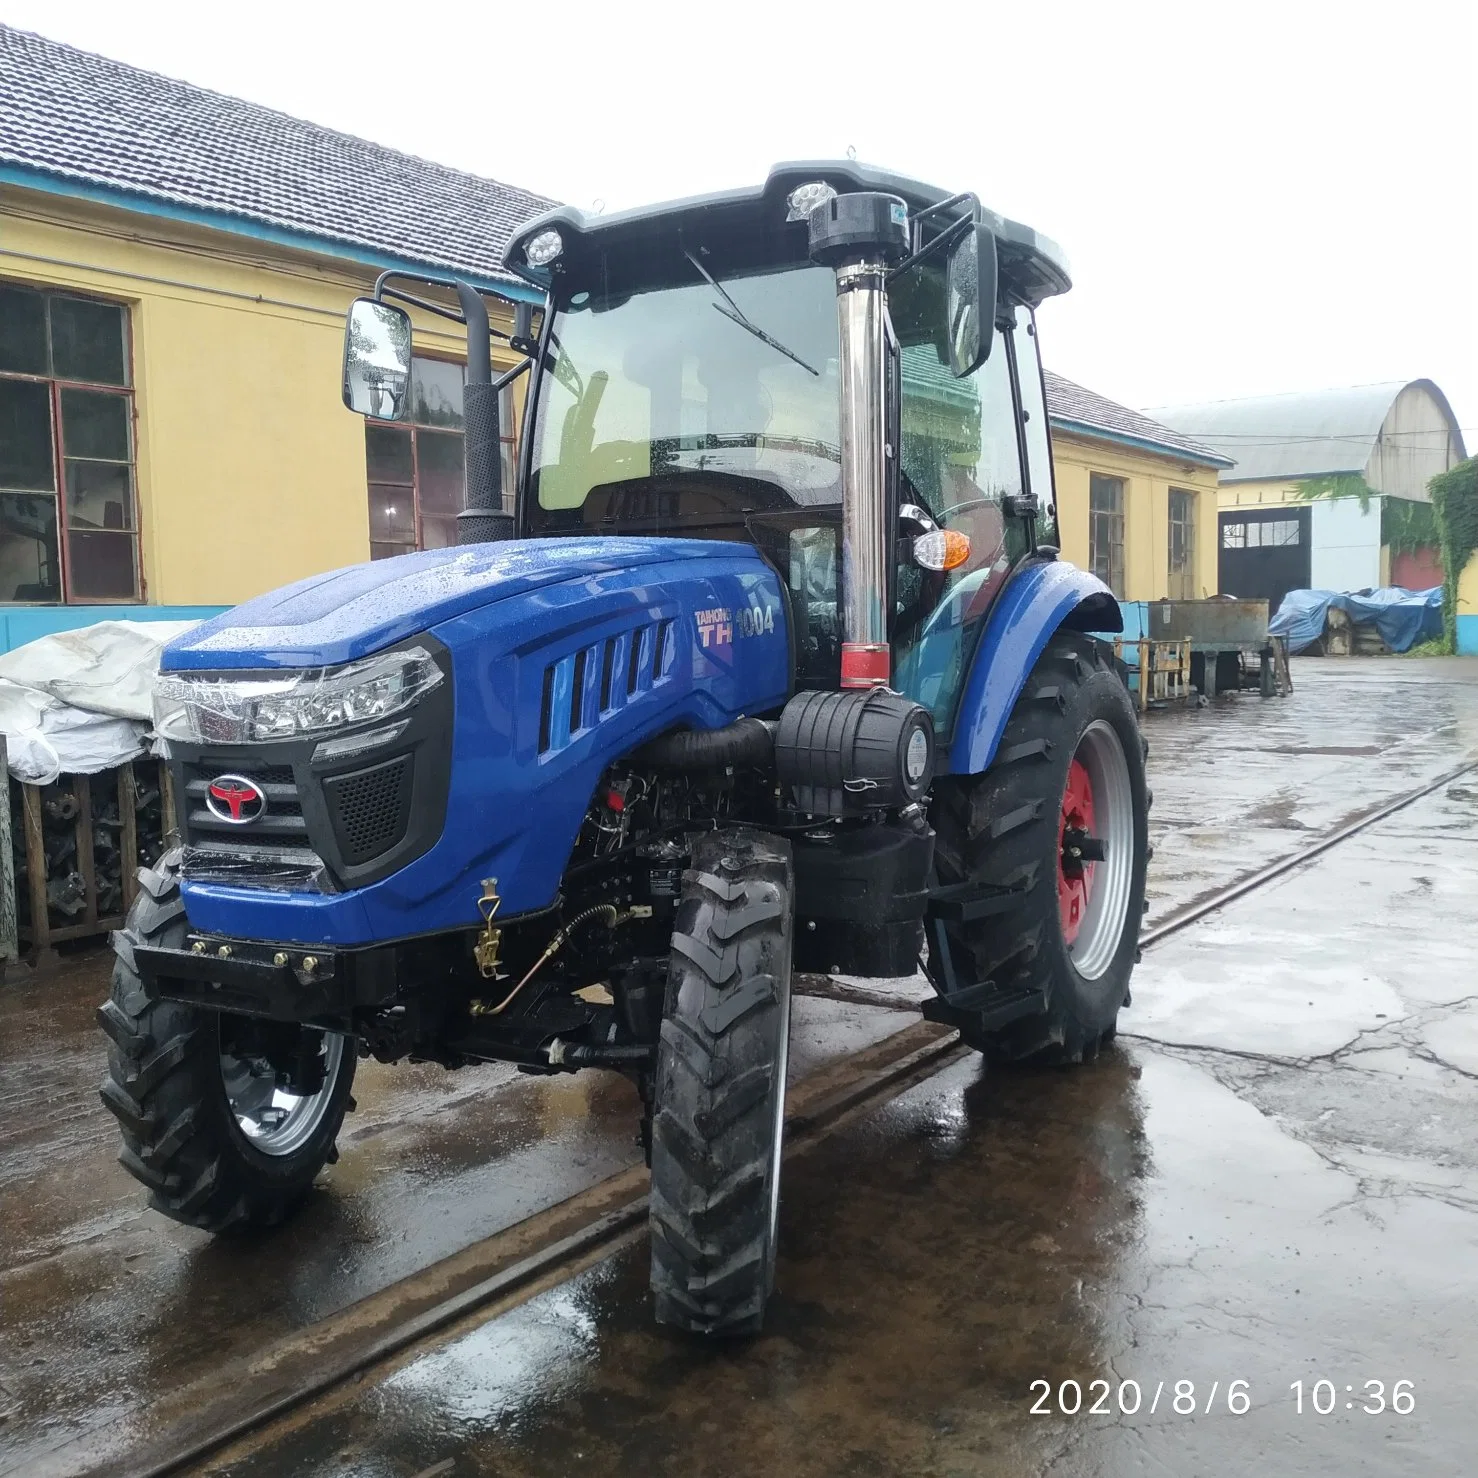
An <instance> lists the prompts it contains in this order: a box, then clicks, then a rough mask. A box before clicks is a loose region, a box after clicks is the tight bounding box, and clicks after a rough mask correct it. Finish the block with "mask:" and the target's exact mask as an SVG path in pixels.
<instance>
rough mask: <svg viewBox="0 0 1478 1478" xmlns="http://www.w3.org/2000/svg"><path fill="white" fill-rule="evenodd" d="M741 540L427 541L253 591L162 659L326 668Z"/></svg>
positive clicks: (168, 663)
mask: <svg viewBox="0 0 1478 1478" xmlns="http://www.w3.org/2000/svg"><path fill="white" fill-rule="evenodd" d="M746 548H747V546H745V545H743V544H732V543H726V542H722V543H721V542H715V541H713V540H707V539H615V538H590V539H521V540H518V541H509V542H506V543H498V544H473V545H468V546H466V547H464V548H458V549H426V550H422V551H420V552H419V553H416V554H402V555H399V556H397V557H396V558H394V559H380V560H374V561H373V562H371V563H369V564H362V565H352V566H350V567H349V568H348V569H343V570H334V571H332V572H330V573H329V574H326V575H314V576H312V577H310V578H309V579H307V580H299V581H298V582H297V583H296V584H294V585H285V586H284V587H283V588H282V589H281V590H274V591H271V592H269V593H268V594H266V595H259V596H257V598H256V599H255V600H249V601H247V602H246V603H245V604H244V605H239V606H236V607H235V608H234V609H232V610H229V611H224V612H222V613H221V615H219V616H215V617H213V618H212V619H211V620H209V621H206V622H204V623H203V624H201V625H200V626H197V627H194V628H193V629H192V630H190V631H188V632H186V633H185V634H184V635H182V636H180V637H178V638H176V639H175V640H174V641H172V642H170V643H169V645H168V646H166V647H165V649H164V653H163V656H162V658H161V660H160V664H159V665H160V668H161V670H163V671H175V672H178V671H184V670H193V671H197V672H198V671H212V670H225V669H241V668H281V667H326V666H331V665H333V664H334V663H338V662H350V661H353V660H354V659H355V658H357V657H364V656H368V655H369V654H370V653H372V652H377V651H379V650H380V649H381V648H383V647H387V646H392V645H394V644H395V643H396V642H398V641H402V640H404V639H405V638H407V637H411V636H414V635H415V634H416V633H417V632H421V631H425V630H427V629H428V628H430V627H432V626H437V625H439V624H441V623H442V622H445V621H449V620H451V619H453V618H455V617H457V616H461V615H465V614H466V613H467V612H469V611H472V610H476V609H478V608H480V607H483V606H487V605H491V604H492V603H493V602H495V601H500V600H507V599H509V598H510V597H512V596H516V595H523V594H525V593H526V592H528V591H531V590H538V589H540V588H541V587H543V586H548V585H555V584H563V583H565V582H567V581H571V580H579V579H581V578H582V577H585V576H597V575H604V574H609V573H611V572H613V571H616V570H628V569H633V568H639V567H640V566H642V565H649V564H656V563H659V562H662V561H666V560H672V559H682V558H685V557H701V556H704V555H713V554H722V555H724V556H727V557H728V558H730V559H732V558H733V557H734V555H735V554H736V553H739V552H743V551H744V550H745V549H746ZM753 557H754V559H755V560H756V562H760V559H759V555H758V554H757V553H756V554H754V556H753Z"/></svg>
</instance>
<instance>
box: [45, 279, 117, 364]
mask: <svg viewBox="0 0 1478 1478" xmlns="http://www.w3.org/2000/svg"><path fill="white" fill-rule="evenodd" d="M51 366H52V372H53V373H54V374H55V375H56V377H57V379H59V380H91V381H92V382H93V383H94V384H98V385H126V384H127V383H128V376H127V374H126V373H125V369H124V355H123V309H122V308H120V307H118V306H117V305H115V304H113V303H93V302H89V301H88V300H87V299H86V298H52V299H51Z"/></svg>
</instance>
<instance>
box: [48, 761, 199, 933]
mask: <svg viewBox="0 0 1478 1478" xmlns="http://www.w3.org/2000/svg"><path fill="white" fill-rule="evenodd" d="M135 763H142V762H141V761H139V762H135V761H130V762H129V763H128V764H126V765H119V766H118V768H117V771H116V772H115V773H116V774H117V777H118V821H119V828H120V834H119V839H118V849H119V852H120V853H121V856H122V868H123V872H122V886H123V898H122V903H123V908H122V910H121V912H119V913H115V914H100V913H99V911H98V885H97V868H96V865H95V861H94V858H93V850H92V827H93V819H92V777H91V776H90V775H72V776H63V777H62V779H63V781H64V782H65V781H70V787H71V794H72V795H73V797H74V798H75V799H76V801H77V820H76V823H75V824H76V827H77V859H76V863H75V866H76V869H77V871H78V872H79V873H80V874H81V876H82V883H83V890H84V892H83V900H84V901H83V913H82V918H81V920H80V921H79V922H78V923H75V924H63V925H60V926H53V925H52V922H51V911H50V908H49V907H48V905H47V901H46V885H47V883H48V882H49V881H50V879H49V878H48V877H47V873H46V846H45V840H44V834H43V831H42V825H41V792H42V790H43V789H45V787H44V786H40V785H24V784H23V785H22V786H21V788H20V789H21V810H22V816H23V820H24V825H25V829H26V882H27V886H28V892H29V894H30V904H31V917H30V920H29V922H28V923H27V924H26V925H24V926H23V927H22V928H21V930H20V940H21V945H22V950H23V953H25V954H28V955H30V956H32V957H33V958H40V957H44V956H45V955H46V954H47V952H48V951H49V950H50V949H51V948H52V946H53V945H56V944H62V943H65V942H66V941H67V940H69V939H88V938H92V937H94V936H98V935H103V934H106V933H107V932H108V931H109V930H110V929H119V928H122V926H123V921H124V919H125V918H126V917H127V915H128V911H129V909H130V908H132V907H133V901H134V899H135V898H136V897H137V896H138V890H139V880H138V873H139V836H138V816H137V812H136V808H135V803H136V797H137V789H136V782H135V779H134V764H135ZM158 765H159V796H160V805H161V807H162V809H163V815H162V824H163V829H164V834H165V836H168V835H169V834H170V832H172V831H173V830H175V814H174V796H173V793H172V792H171V790H170V788H169V767H168V766H167V765H166V764H165V763H164V761H163V760H160V761H158Z"/></svg>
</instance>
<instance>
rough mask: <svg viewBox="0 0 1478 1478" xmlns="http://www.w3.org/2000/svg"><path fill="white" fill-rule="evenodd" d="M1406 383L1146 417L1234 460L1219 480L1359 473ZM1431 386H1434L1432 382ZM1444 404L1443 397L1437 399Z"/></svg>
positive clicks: (1173, 408)
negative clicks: (1234, 468)
mask: <svg viewBox="0 0 1478 1478" xmlns="http://www.w3.org/2000/svg"><path fill="white" fill-rule="evenodd" d="M1408 383H1418V384H1420V383H1425V382H1422V381H1417V382H1409V381H1406V380H1388V381H1386V382H1384V383H1382V384H1379V385H1352V386H1349V387H1347V388H1345V389H1341V390H1313V391H1306V392H1300V393H1295V394H1290V395H1257V396H1253V397H1251V398H1250V399H1246V400H1213V401H1209V402H1207V403H1205V404H1202V405H1164V406H1156V407H1155V408H1153V409H1152V410H1150V411H1148V412H1146V414H1148V415H1151V416H1154V417H1155V418H1156V419H1157V420H1161V421H1164V422H1165V424H1166V425H1168V426H1174V427H1175V428H1176V430H1177V431H1182V432H1184V433H1185V434H1186V435H1187V436H1195V437H1197V438H1199V439H1200V440H1202V441H1206V442H1209V443H1210V444H1211V445H1212V446H1214V447H1215V448H1216V449H1217V450H1218V451H1220V452H1223V453H1225V454H1226V455H1227V456H1229V457H1233V458H1235V459H1236V463H1237V466H1236V470H1235V471H1233V472H1232V473H1231V474H1230V475H1229V476H1227V477H1224V478H1223V479H1222V480H1223V481H1224V482H1248V481H1253V480H1260V479H1263V478H1268V479H1272V478H1295V477H1321V476H1324V475H1326V474H1329V473H1340V472H1360V471H1362V470H1363V469H1364V467H1365V465H1366V463H1367V462H1369V460H1370V453H1371V450H1372V448H1373V447H1374V446H1375V441H1376V438H1377V437H1378V436H1379V435H1380V430H1381V426H1382V425H1383V424H1384V422H1385V419H1386V416H1387V415H1388V414H1389V413H1390V410H1391V406H1392V405H1393V404H1394V402H1395V400H1396V397H1397V396H1398V395H1400V393H1401V392H1402V391H1403V390H1404V389H1405V388H1406V386H1407V384H1408ZM1433 388H1434V389H1435V387H1433ZM1443 403H1444V404H1445V401H1444V402H1443Z"/></svg>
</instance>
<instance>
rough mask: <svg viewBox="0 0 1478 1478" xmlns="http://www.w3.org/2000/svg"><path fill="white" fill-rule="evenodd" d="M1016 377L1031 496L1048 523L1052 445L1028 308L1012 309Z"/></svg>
mask: <svg viewBox="0 0 1478 1478" xmlns="http://www.w3.org/2000/svg"><path fill="white" fill-rule="evenodd" d="M1012 343H1013V345H1014V347H1015V349H1016V378H1017V380H1019V381H1020V383H1021V409H1022V411H1023V412H1024V413H1025V415H1026V470H1027V474H1028V476H1029V478H1030V480H1031V491H1032V496H1033V497H1035V498H1036V500H1037V502H1038V504H1039V505H1040V506H1041V510H1042V512H1041V518H1042V522H1043V524H1044V526H1047V527H1050V526H1051V521H1050V519H1049V517H1048V512H1047V510H1048V508H1049V507H1050V506H1051V504H1052V496H1053V495H1052V447H1051V443H1050V442H1049V440H1048V436H1047V404H1046V402H1045V401H1044V400H1043V399H1042V366H1041V364H1040V362H1039V360H1038V356H1037V335H1036V324H1035V322H1034V321H1033V319H1032V310H1031V309H1030V308H1018V309H1017V310H1016V332H1015V334H1014V335H1013V336H1012Z"/></svg>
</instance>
